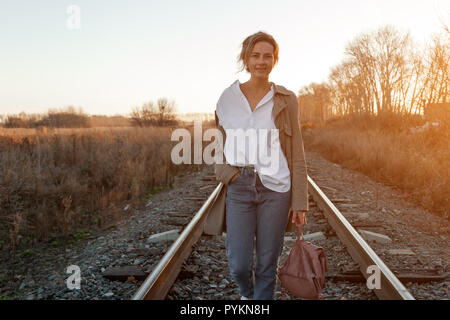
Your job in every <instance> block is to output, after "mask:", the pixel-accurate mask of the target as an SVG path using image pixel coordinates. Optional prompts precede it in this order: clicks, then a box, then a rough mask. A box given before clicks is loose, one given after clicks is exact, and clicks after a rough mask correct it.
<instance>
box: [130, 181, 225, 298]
mask: <svg viewBox="0 0 450 320" xmlns="http://www.w3.org/2000/svg"><path fill="white" fill-rule="evenodd" d="M222 189H223V184H222V183H219V185H218V186H217V187H216V189H214V191H213V192H212V193H211V195H210V196H209V197H208V199H207V200H206V201H205V203H204V204H203V205H202V207H201V208H200V210H198V212H197V213H196V214H195V216H194V217H193V218H192V220H191V221H190V222H189V224H188V225H187V226H186V228H185V229H184V230H183V232H182V233H181V235H180V236H179V237H178V238H177V240H175V241H174V242H173V243H172V245H171V246H170V248H169V250H167V252H166V254H165V255H164V256H163V257H162V259H161V260H160V261H159V263H158V264H157V265H156V267H155V268H154V269H153V271H152V273H151V274H150V275H149V276H148V277H147V278H146V279H145V281H144V282H143V283H142V285H141V286H140V287H139V289H138V291H137V292H136V293H135V294H134V296H133V297H132V300H150V299H151V300H163V299H164V298H165V297H166V295H167V293H168V292H169V290H170V288H171V287H172V285H173V283H174V282H175V280H176V278H177V277H178V274H179V273H180V270H181V266H182V264H183V262H184V261H185V260H186V259H187V258H188V257H189V255H190V254H191V251H192V246H193V245H194V244H195V243H196V242H197V241H198V239H199V238H200V236H201V235H202V233H203V228H204V223H205V220H206V217H207V216H208V213H209V211H210V209H211V207H212V206H213V205H214V203H215V200H216V198H217V196H218V195H219V194H220V192H221V191H222Z"/></svg>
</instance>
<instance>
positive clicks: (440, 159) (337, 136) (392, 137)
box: [304, 115, 450, 218]
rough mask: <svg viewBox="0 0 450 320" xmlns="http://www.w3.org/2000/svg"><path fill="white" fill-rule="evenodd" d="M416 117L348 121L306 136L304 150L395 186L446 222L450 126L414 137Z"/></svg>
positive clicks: (335, 122)
mask: <svg viewBox="0 0 450 320" xmlns="http://www.w3.org/2000/svg"><path fill="white" fill-rule="evenodd" d="M421 124H423V121H422V120H421V119H419V118H417V117H405V116H395V115H391V116H386V117H382V118H367V117H366V118H363V117H359V118H346V119H340V120H334V121H332V122H329V123H328V125H327V126H325V127H323V128H313V129H311V130H306V131H305V133H304V140H305V147H306V148H313V149H315V150H318V151H319V152H321V154H323V155H324V156H325V157H326V158H327V159H329V160H331V161H333V162H336V163H340V164H342V165H343V166H345V167H347V168H351V169H354V170H358V171H361V172H363V173H364V174H366V175H367V176H369V177H371V178H372V179H374V180H377V181H382V182H384V183H388V184H391V185H396V186H398V187H399V188H400V189H402V190H404V191H406V192H407V193H409V195H410V197H411V199H412V200H414V201H416V202H417V203H418V204H420V205H422V206H423V207H426V208H428V209H429V210H430V211H432V212H434V213H436V214H438V215H440V216H444V217H447V218H448V208H449V205H450V203H449V197H448V195H449V194H450V170H448V168H449V167H450V148H449V146H450V137H449V133H450V130H449V127H448V125H443V126H440V127H438V128H434V127H430V128H429V129H427V130H424V131H423V132H417V133H412V132H411V131H410V128H411V127H413V126H417V125H421Z"/></svg>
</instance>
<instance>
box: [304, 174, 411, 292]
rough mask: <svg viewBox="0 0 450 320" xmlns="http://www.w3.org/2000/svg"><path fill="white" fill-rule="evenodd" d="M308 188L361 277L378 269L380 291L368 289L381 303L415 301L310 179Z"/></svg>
mask: <svg viewBox="0 0 450 320" xmlns="http://www.w3.org/2000/svg"><path fill="white" fill-rule="evenodd" d="M308 185H309V186H310V193H311V194H312V196H313V198H314V200H315V201H316V203H317V205H318V206H319V208H320V209H322V211H323V213H324V215H325V217H326V218H327V220H328V223H329V224H330V225H331V227H332V228H333V229H334V230H335V231H336V234H337V236H338V237H339V239H340V240H341V241H342V243H343V244H344V245H345V246H346V248H347V251H348V253H349V254H350V255H351V257H352V258H353V260H354V261H356V262H357V263H358V264H359V268H360V271H361V273H362V274H363V275H364V277H365V278H366V279H367V278H369V277H370V276H371V275H372V273H368V272H367V267H369V266H376V267H375V270H376V269H377V268H378V270H379V271H380V273H379V274H380V286H379V288H374V289H371V290H373V291H374V293H375V294H376V295H377V297H378V298H380V299H381V300H414V297H413V296H412V295H411V293H410V292H409V291H408V290H407V289H406V288H405V286H403V284H402V283H401V282H400V280H398V279H397V277H396V276H395V275H394V274H393V273H392V271H391V270H389V268H388V267H387V266H386V265H385V263H384V262H383V261H382V260H381V259H380V257H378V255H377V254H376V253H375V252H374V251H373V249H372V248H371V247H370V246H369V245H368V244H367V242H366V241H364V239H363V238H362V237H361V236H360V235H359V233H358V232H357V231H356V230H355V228H353V226H352V225H351V224H350V223H349V222H348V221H347V219H346V218H345V217H344V216H343V215H342V213H340V212H339V210H338V209H337V208H336V207H335V205H334V204H333V203H332V202H331V201H330V200H329V199H328V197H327V196H326V195H325V194H324V193H323V192H322V190H320V188H319V187H318V186H317V185H316V183H315V182H314V181H313V180H312V179H311V178H310V177H309V176H308Z"/></svg>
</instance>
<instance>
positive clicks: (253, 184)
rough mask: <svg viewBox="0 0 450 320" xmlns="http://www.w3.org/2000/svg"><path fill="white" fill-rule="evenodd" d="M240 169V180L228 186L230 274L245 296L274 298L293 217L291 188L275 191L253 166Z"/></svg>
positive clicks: (228, 255) (257, 298) (227, 213)
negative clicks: (282, 251) (285, 236)
mask: <svg viewBox="0 0 450 320" xmlns="http://www.w3.org/2000/svg"><path fill="white" fill-rule="evenodd" d="M239 170H240V174H239V175H238V177H237V179H236V180H234V181H233V182H231V183H230V184H229V185H228V189H227V195H226V223H227V237H226V251H227V258H228V266H229V269H230V274H231V276H232V277H233V279H234V280H235V281H236V283H237V284H238V286H239V291H240V294H241V295H242V296H245V297H247V298H253V299H255V300H272V299H273V297H274V290H275V283H276V274H277V265H278V259H279V256H280V254H281V250H282V248H283V241H284V231H285V229H286V225H287V223H288V218H289V209H290V203H291V189H289V191H287V192H276V191H273V190H271V189H268V188H266V187H265V186H264V185H263V184H262V182H261V180H260V179H259V176H258V174H257V173H256V172H254V171H253V169H249V168H248V167H241V168H239ZM255 236H256V241H255V243H256V269H255V271H254V277H253V250H254V238H255Z"/></svg>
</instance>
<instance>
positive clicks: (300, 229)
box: [297, 225, 305, 240]
mask: <svg viewBox="0 0 450 320" xmlns="http://www.w3.org/2000/svg"><path fill="white" fill-rule="evenodd" d="M297 230H298V234H297V240H298V239H300V237H301V238H302V240H305V238H304V237H303V228H302V226H301V225H297Z"/></svg>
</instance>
